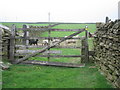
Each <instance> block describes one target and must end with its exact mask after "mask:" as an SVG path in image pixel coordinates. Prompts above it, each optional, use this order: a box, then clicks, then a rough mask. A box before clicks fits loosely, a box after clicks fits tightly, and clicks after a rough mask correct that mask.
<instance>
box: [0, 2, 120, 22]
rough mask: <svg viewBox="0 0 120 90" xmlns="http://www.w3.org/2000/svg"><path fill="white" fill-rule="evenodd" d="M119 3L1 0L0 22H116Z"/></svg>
mask: <svg viewBox="0 0 120 90" xmlns="http://www.w3.org/2000/svg"><path fill="white" fill-rule="evenodd" d="M118 1H120V0H0V22H3V21H11V22H13V21H17V22H19V21H22V22H47V21H48V13H49V12H50V21H51V22H79V23H80V22H104V21H105V17H106V16H108V17H109V18H111V19H112V20H115V19H117V18H118Z"/></svg>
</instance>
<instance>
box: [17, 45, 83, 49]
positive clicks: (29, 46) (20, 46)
mask: <svg viewBox="0 0 120 90" xmlns="http://www.w3.org/2000/svg"><path fill="white" fill-rule="evenodd" d="M15 47H17V48H26V47H27V48H45V47H46V46H42V45H38V46H37V45H34V46H33V45H32V46H31V45H28V46H25V45H15ZM54 48H74V49H77V48H80V49H81V48H85V47H84V46H83V47H81V46H56V47H54Z"/></svg>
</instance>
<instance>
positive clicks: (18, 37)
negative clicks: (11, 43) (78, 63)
mask: <svg viewBox="0 0 120 90" xmlns="http://www.w3.org/2000/svg"><path fill="white" fill-rule="evenodd" d="M63 38H64V37H26V38H24V37H22V36H16V37H15V39H63ZM70 39H81V40H82V39H84V37H72V38H70Z"/></svg>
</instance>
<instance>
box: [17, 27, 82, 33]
mask: <svg viewBox="0 0 120 90" xmlns="http://www.w3.org/2000/svg"><path fill="white" fill-rule="evenodd" d="M49 29H50V28H17V30H24V31H49ZM80 30H82V29H50V31H65V32H67V31H68V32H70V31H74V32H75V31H80Z"/></svg>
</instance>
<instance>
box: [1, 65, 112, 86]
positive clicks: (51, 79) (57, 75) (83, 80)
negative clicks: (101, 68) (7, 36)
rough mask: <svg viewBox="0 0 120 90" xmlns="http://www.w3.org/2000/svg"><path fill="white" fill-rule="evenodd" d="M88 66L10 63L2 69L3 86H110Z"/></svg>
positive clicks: (95, 70)
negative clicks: (73, 66) (69, 66)
mask: <svg viewBox="0 0 120 90" xmlns="http://www.w3.org/2000/svg"><path fill="white" fill-rule="evenodd" d="M90 66H91V65H87V66H86V67H83V68H64V67H51V66H32V65H28V66H27V65H12V66H11V68H10V70H6V71H3V88H112V87H111V85H110V84H108V83H107V81H106V79H105V78H104V77H103V76H102V75H101V74H100V73H99V72H98V71H97V69H96V68H89V67H90ZM92 66H93V65H92Z"/></svg>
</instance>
